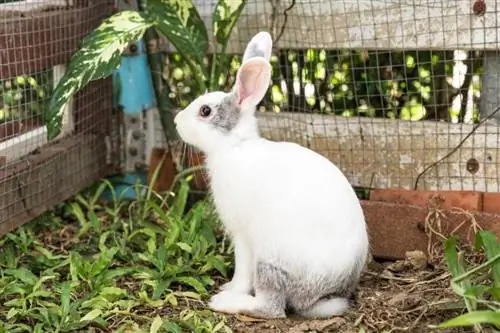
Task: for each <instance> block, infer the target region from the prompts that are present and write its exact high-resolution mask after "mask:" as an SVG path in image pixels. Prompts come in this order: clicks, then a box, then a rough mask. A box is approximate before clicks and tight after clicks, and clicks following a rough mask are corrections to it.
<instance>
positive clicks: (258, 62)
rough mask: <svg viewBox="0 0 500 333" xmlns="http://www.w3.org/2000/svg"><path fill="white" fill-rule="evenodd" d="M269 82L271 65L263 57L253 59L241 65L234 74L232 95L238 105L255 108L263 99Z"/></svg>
mask: <svg viewBox="0 0 500 333" xmlns="http://www.w3.org/2000/svg"><path fill="white" fill-rule="evenodd" d="M270 81H271V64H270V63H269V61H268V60H267V59H265V58H263V57H255V58H251V59H249V60H247V61H246V62H244V63H243V65H241V67H240V69H239V70H238V73H237V74H236V83H235V85H234V89H233V91H234V93H235V94H236V97H237V102H238V104H240V105H243V104H244V105H248V106H250V105H251V106H255V105H257V104H259V102H260V101H261V100H262V98H264V95H265V94H266V91H267V89H268V88H269V83H270Z"/></svg>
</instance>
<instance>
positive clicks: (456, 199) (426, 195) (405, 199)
mask: <svg viewBox="0 0 500 333" xmlns="http://www.w3.org/2000/svg"><path fill="white" fill-rule="evenodd" d="M432 198H436V199H437V200H433V202H434V203H438V204H439V207H441V208H443V209H451V208H462V209H465V210H467V211H482V208H483V207H482V206H483V205H482V201H483V200H482V193H481V192H474V191H414V190H405V189H375V190H372V191H371V193H370V200H371V201H382V202H390V203H397V204H406V205H413V206H418V207H427V206H428V205H429V202H430V200H431V199H432Z"/></svg>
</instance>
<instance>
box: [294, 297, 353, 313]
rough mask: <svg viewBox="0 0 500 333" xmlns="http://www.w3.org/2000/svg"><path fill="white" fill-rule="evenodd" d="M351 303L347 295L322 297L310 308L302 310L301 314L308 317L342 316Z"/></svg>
mask: <svg viewBox="0 0 500 333" xmlns="http://www.w3.org/2000/svg"><path fill="white" fill-rule="evenodd" d="M350 303H351V302H350V300H349V299H348V298H345V297H335V298H328V299H320V300H319V301H317V302H316V303H314V304H313V305H312V306H310V307H309V308H307V309H304V310H303V311H300V315H302V316H304V317H308V318H330V317H333V316H340V315H342V314H343V313H344V312H345V311H346V310H347V309H348V308H349V307H350V305H351V304H350Z"/></svg>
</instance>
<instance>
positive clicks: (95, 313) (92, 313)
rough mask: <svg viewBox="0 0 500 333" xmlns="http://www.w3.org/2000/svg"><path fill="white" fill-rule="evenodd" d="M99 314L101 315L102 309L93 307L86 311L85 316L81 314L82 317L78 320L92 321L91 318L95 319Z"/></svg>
mask: <svg viewBox="0 0 500 333" xmlns="http://www.w3.org/2000/svg"><path fill="white" fill-rule="evenodd" d="M100 315H102V310H100V309H94V310H92V311H90V312H89V313H87V314H86V315H85V316H83V318H82V319H80V321H92V320H94V319H96V318H97V317H99V316H100Z"/></svg>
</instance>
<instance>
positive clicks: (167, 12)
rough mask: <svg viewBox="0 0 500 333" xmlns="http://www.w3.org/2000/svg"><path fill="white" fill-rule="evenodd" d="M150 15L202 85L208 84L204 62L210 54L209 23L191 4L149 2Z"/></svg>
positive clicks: (181, 0) (176, 0) (186, 1)
mask: <svg viewBox="0 0 500 333" xmlns="http://www.w3.org/2000/svg"><path fill="white" fill-rule="evenodd" d="M146 8H147V15H148V17H149V18H150V19H152V20H153V21H154V24H155V26H156V28H157V29H158V30H159V31H160V32H161V33H162V34H163V35H165V37H167V39H168V41H169V42H170V43H172V45H173V46H174V47H175V48H176V49H177V51H178V52H179V53H180V54H182V55H183V56H184V58H186V59H187V60H188V61H189V62H190V66H191V67H192V69H193V72H194V74H195V75H200V74H201V76H199V77H198V79H199V80H198V83H200V84H201V83H202V82H201V81H204V80H206V77H207V72H206V68H205V66H203V58H204V57H205V55H206V53H207V50H208V36H207V28H206V27H205V23H204V22H203V20H202V19H201V17H200V14H199V13H198V11H197V10H196V7H195V6H194V5H193V2H192V1H191V0H148V1H147V6H146Z"/></svg>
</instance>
